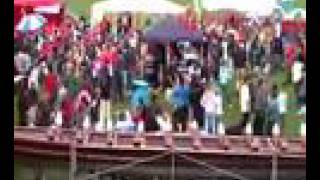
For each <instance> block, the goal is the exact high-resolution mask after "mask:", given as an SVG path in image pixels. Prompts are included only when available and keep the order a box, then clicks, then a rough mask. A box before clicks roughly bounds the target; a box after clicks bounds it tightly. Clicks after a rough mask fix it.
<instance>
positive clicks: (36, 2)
mask: <svg viewBox="0 0 320 180" xmlns="http://www.w3.org/2000/svg"><path fill="white" fill-rule="evenodd" d="M55 4H60V2H59V1H58V0H14V6H30V7H37V6H52V5H55Z"/></svg>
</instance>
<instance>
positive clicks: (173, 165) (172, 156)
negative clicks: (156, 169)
mask: <svg viewBox="0 0 320 180" xmlns="http://www.w3.org/2000/svg"><path fill="white" fill-rule="evenodd" d="M171 180H175V154H174V151H172V154H171Z"/></svg>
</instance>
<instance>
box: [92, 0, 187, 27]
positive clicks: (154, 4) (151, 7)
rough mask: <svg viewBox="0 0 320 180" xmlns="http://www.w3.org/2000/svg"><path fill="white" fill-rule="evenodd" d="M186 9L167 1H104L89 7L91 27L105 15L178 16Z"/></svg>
mask: <svg viewBox="0 0 320 180" xmlns="http://www.w3.org/2000/svg"><path fill="white" fill-rule="evenodd" d="M185 10H186V8H184V7H183V6H180V5H177V4H175V3H173V2H171V1H168V0H105V1H99V2H96V3H94V4H93V5H92V7H91V25H92V26H94V25H95V24H97V23H98V22H100V21H101V20H102V19H103V16H104V14H105V13H113V14H116V13H125V12H130V13H146V14H179V13H183V12H185Z"/></svg>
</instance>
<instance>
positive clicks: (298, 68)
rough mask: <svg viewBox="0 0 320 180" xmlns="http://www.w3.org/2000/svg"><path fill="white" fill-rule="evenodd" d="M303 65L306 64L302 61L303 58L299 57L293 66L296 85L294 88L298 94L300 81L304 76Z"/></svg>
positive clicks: (293, 79)
mask: <svg viewBox="0 0 320 180" xmlns="http://www.w3.org/2000/svg"><path fill="white" fill-rule="evenodd" d="M303 66H304V65H303V63H302V60H301V59H300V58H297V59H296V60H295V62H294V63H293V66H292V68H291V74H292V82H293V83H294V86H295V87H294V88H295V93H296V94H298V88H299V82H300V80H301V78H302V69H303Z"/></svg>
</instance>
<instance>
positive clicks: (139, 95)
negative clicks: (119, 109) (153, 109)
mask: <svg viewBox="0 0 320 180" xmlns="http://www.w3.org/2000/svg"><path fill="white" fill-rule="evenodd" d="M140 101H142V103H143V104H144V105H149V104H150V90H149V87H147V86H138V87H136V89H134V90H133V92H132V95H131V105H132V106H133V107H137V106H140V105H141V104H140Z"/></svg>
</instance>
